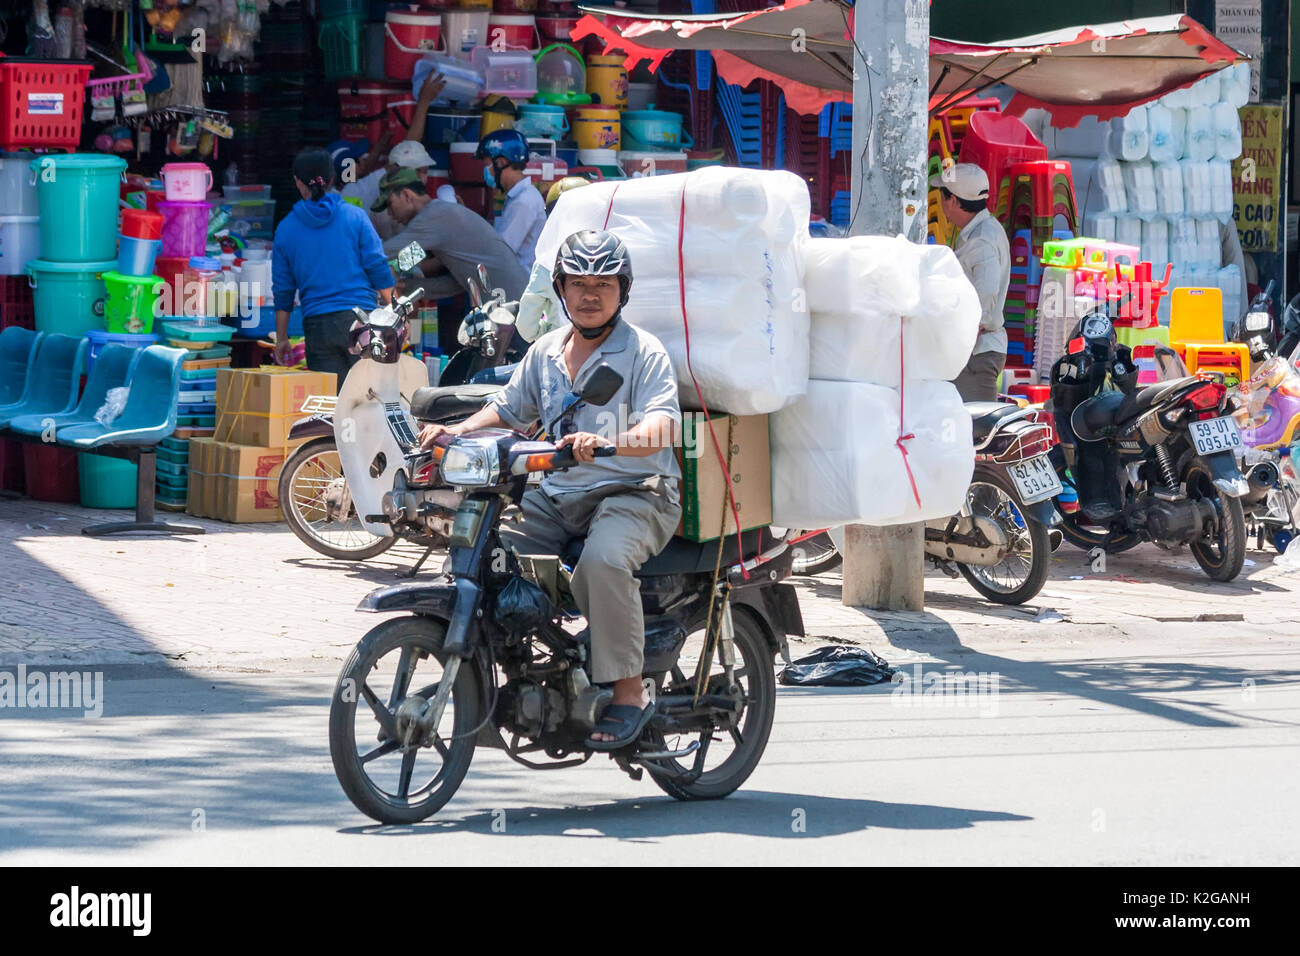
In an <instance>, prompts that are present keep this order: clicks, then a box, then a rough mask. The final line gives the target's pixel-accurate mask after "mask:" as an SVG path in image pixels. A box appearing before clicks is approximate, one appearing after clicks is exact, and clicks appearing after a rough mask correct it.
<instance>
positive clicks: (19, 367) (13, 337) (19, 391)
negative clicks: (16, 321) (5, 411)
mask: <svg viewBox="0 0 1300 956" xmlns="http://www.w3.org/2000/svg"><path fill="white" fill-rule="evenodd" d="M42 337H43V333H41V332H31V331H29V330H27V329H20V328H19V327H18V326H16V325H15V326H11V327H10V328H7V329H5V330H4V331H3V332H0V408H3V407H4V406H5V405H13V404H16V403H17V402H18V401H19V400H21V399H22V397H23V389H24V388H26V387H27V370H28V369H29V368H31V365H32V356H33V354H34V353H35V351H36V346H37V345H38V344H39V343H40V341H41V338H42Z"/></svg>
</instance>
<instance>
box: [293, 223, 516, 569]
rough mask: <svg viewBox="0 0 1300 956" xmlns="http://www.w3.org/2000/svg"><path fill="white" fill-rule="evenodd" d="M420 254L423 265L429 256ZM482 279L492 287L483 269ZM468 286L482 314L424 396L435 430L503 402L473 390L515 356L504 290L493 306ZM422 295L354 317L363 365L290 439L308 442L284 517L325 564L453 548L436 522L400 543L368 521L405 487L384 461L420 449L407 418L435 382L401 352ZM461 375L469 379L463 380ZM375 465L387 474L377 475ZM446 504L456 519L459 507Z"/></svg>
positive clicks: (296, 462)
mask: <svg viewBox="0 0 1300 956" xmlns="http://www.w3.org/2000/svg"><path fill="white" fill-rule="evenodd" d="M417 248H418V246H417ZM419 254H420V256H423V254H424V253H423V250H419ZM479 279H480V281H481V282H482V283H483V284H484V285H486V283H487V275H486V271H485V270H483V269H482V267H480V270H479ZM469 284H470V290H471V297H472V299H473V301H474V303H475V305H474V308H473V309H472V310H471V312H470V314H469V315H468V316H467V317H466V320H465V323H464V327H463V328H465V329H469V330H470V332H469V334H468V335H464V334H462V338H463V339H464V346H465V347H464V348H462V349H461V350H460V351H459V352H458V353H457V354H456V356H455V358H454V359H453V363H455V368H454V369H453V363H448V367H447V369H445V370H444V371H443V374H442V376H441V377H440V379H439V388H438V389H437V390H435V393H434V394H432V395H430V394H426V402H429V401H430V400H431V399H432V398H434V397H438V401H437V402H436V403H435V404H436V408H435V409H433V410H431V411H430V412H429V420H431V421H436V422H440V423H443V424H446V423H449V422H452V421H458V420H460V419H461V418H464V417H465V416H466V415H469V414H472V413H473V412H475V411H477V410H478V409H479V408H481V407H482V406H483V405H484V404H485V403H486V402H487V401H488V400H490V399H491V398H492V397H493V396H495V395H496V394H498V392H499V391H500V388H499V386H497V385H493V384H475V383H472V382H470V381H469V380H468V376H469V374H471V373H483V372H490V371H492V369H493V368H494V363H499V362H500V361H501V360H502V359H504V358H505V357H506V356H507V354H508V353H507V348H506V346H505V340H506V338H507V335H508V333H509V330H510V326H511V324H512V323H513V321H514V312H513V310H512V308H511V306H512V303H508V302H505V294H504V292H503V291H502V290H500V289H496V290H493V292H492V294H491V295H490V296H489V297H487V298H486V299H485V298H484V296H483V294H482V292H481V291H480V287H479V285H478V284H477V283H475V281H474V279H473V278H472V277H471V278H470V280H469ZM419 295H420V291H419V290H416V291H415V292H413V293H411V295H409V296H407V297H405V298H402V299H399V300H397V302H395V303H394V305H393V307H392V308H388V307H380V308H378V309H375V310H374V311H372V312H370V313H366V312H365V311H364V310H362V309H356V310H354V311H355V312H356V315H357V322H356V323H355V324H354V326H353V330H352V337H353V342H354V347H355V348H357V349H358V350H359V351H360V353H361V359H360V361H358V362H357V364H356V365H355V366H354V367H353V368H352V369H351V371H349V373H348V376H347V378H346V379H345V380H344V383H343V388H342V390H341V391H340V393H339V395H338V396H333V395H313V396H310V397H309V398H308V399H307V400H306V401H305V402H304V403H303V406H302V409H301V411H302V412H303V413H304V414H305V415H306V416H307V417H305V418H303V419H300V420H299V421H297V422H295V423H294V425H293V426H292V428H291V429H290V432H289V437H290V438H291V439H293V440H303V439H305V442H304V443H303V444H302V445H300V446H299V447H298V448H296V449H295V450H294V452H293V453H292V454H291V455H290V456H289V457H288V459H287V460H286V461H285V464H284V467H283V469H281V472H280V480H279V485H278V489H279V501H280V502H281V510H282V512H283V514H284V517H285V522H286V524H288V525H289V528H290V529H291V530H292V531H293V532H294V534H295V535H297V536H298V538H299V539H301V540H302V541H303V542H304V543H305V544H307V545H308V546H309V547H311V548H312V549H313V550H315V551H317V552H319V553H321V554H324V555H326V556H327V557H331V558H338V559H341V560H354V561H364V560H366V559H368V558H373V557H375V556H376V555H378V554H382V553H383V552H384V551H387V550H388V549H389V548H390V547H392V546H393V545H394V544H395V543H396V542H397V541H398V540H399V539H402V538H405V539H408V540H413V541H415V542H416V543H418V544H421V545H424V546H425V547H426V549H427V548H432V547H436V546H439V545H441V544H443V543H445V537H446V536H445V529H444V528H443V527H442V526H441V524H439V523H436V522H434V523H430V522H428V521H423V520H421V521H414V522H408V523H407V524H406V526H405V527H404V528H403V529H402V533H401V534H394V532H393V529H392V528H391V526H390V525H389V524H388V523H387V522H382V521H381V522H373V521H366V520H365V515H366V514H369V513H372V512H374V513H378V512H379V510H380V505H381V502H382V496H383V494H384V493H385V492H387V491H389V490H390V489H391V488H392V487H393V482H395V481H397V480H399V479H398V477H397V473H396V472H395V471H394V470H393V469H392V468H387V467H384V466H383V465H382V464H380V462H381V457H380V456H382V462H383V463H387V462H400V461H401V460H402V456H403V453H404V452H405V451H407V450H409V449H410V448H411V447H412V445H413V443H414V442H415V435H416V431H415V423H414V421H413V420H412V419H411V418H410V416H409V414H408V413H409V409H410V404H411V399H412V397H413V396H414V395H415V392H416V390H417V389H421V388H427V386H428V382H429V374H428V370H427V369H426V368H425V366H424V364H423V363H422V362H420V361H419V360H418V359H416V358H414V357H413V356H410V355H406V354H403V353H402V348H403V347H404V345H405V344H406V338H407V320H408V318H409V316H410V314H411V312H412V311H413V303H414V301H415V299H416V298H417V297H418V296H419ZM362 340H364V342H363V341H362ZM510 368H513V366H510ZM449 373H450V374H449ZM462 374H463V375H465V377H464V378H463V379H458V376H460V375H462ZM340 450H345V453H344V454H340ZM349 458H351V461H350V462H349V461H348V460H347V459H349ZM376 464H380V467H379V468H378V469H377V470H376V469H374V466H375V465H376ZM410 477H411V476H409V475H405V476H404V477H403V479H402V480H405V479H407V478H410ZM385 482H387V484H384V483H385ZM359 485H363V486H365V487H364V490H363V491H361V492H357V491H356V489H357V488H358V486H359ZM444 490H445V489H444ZM358 498H360V499H361V500H360V506H359V503H358ZM448 500H449V501H450V503H451V504H452V507H453V509H454V501H451V500H450V499H448Z"/></svg>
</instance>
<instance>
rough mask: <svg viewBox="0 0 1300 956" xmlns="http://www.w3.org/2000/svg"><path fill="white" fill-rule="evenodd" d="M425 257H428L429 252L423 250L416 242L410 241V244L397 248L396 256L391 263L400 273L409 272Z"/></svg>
mask: <svg viewBox="0 0 1300 956" xmlns="http://www.w3.org/2000/svg"><path fill="white" fill-rule="evenodd" d="M427 258H429V254H428V253H427V252H425V251H424V247H423V246H421V245H420V244H419V243H418V242H412V243H411V244H410V245H408V246H404V247H402V248H401V249H399V250H398V252H397V258H396V259H394V260H393V263H394V265H395V267H396V269H397V271H398V273H399V274H400V273H403V272H410V271H411V270H412V269H414V268H415V267H416V266H418V265H419V264H420V263H421V262H423V261H424V260H425V259H427Z"/></svg>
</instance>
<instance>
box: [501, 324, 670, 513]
mask: <svg viewBox="0 0 1300 956" xmlns="http://www.w3.org/2000/svg"><path fill="white" fill-rule="evenodd" d="M572 331H573V330H572V327H571V326H568V325H566V326H564V327H563V328H559V329H555V330H553V331H551V332H547V333H546V334H545V335H543V336H542V337H541V338H539V339H538V340H537V341H536V342H534V343H533V346H532V348H530V349H529V350H528V352H527V353H526V354H525V355H524V360H523V361H522V362H521V363H520V364H519V367H518V368H517V369H515V372H514V375H512V376H511V377H510V381H509V383H507V385H506V388H505V393H504V394H503V395H501V396H500V397H499V398H497V400H496V410H497V414H498V415H500V416H501V418H502V419H503V420H504V421H505V422H506V423H507V424H508V425H510V426H511V427H513V428H516V429H519V430H524V429H526V428H528V427H529V426H531V425H532V423H533V422H536V421H540V422H542V424H543V425H549V424H550V422H551V421H552V420H553V419H554V418H555V417H556V416H557V415H559V414H560V409H561V408H562V403H563V401H564V396H565V395H567V394H568V393H569V392H570V391H572V389H573V383H572V382H571V381H569V371H568V368H567V366H566V365H565V363H564V346H565V343H566V342H568V340H569V336H570V334H572ZM602 362H603V363H604V364H606V365H609V366H610V367H611V368H613V369H614V371H616V372H618V373H619V374H620V375H622V376H623V384H622V386H621V387H620V388H619V390H618V392H617V393H616V394H615V395H614V397H613V398H612V399H610V401H609V402H608V403H607V404H605V405H602V406H599V407H593V406H590V405H583V406H582V407H581V408H579V409H578V411H577V412H576V413H575V414H574V416H573V424H572V425H571V426H570V427H569V428H568V433H572V432H592V433H594V434H597V435H600V436H601V437H603V438H607V439H609V440H610V441H615V440H616V439H617V437H618V435H620V434H621V433H623V432H625V431H627V430H628V429H630V428H634V427H635V426H636V425H637V424H638V423H640V422H641V421H642V420H643V419H645V418H647V417H648V416H650V415H652V414H653V415H663V416H667V417H668V418H670V419H672V420H673V421H675V422H678V423H680V422H681V420H682V412H681V408H680V407H679V406H678V404H677V377H676V376H675V375H674V374H673V366H672V362H671V361H670V360H669V358H668V353H667V351H665V350H664V347H663V345H662V344H661V343H660V341H659V340H658V339H657V338H655V337H654V336H653V335H651V334H650V333H648V332H645V331H642V330H641V329H638V328H636V327H635V326H633V325H630V324H629V323H628V322H627V320H622V321H620V322H619V323H618V325H616V326H614V331H613V332H611V333H610V335H609V337H608V338H607V339H605V341H604V342H602V343H601V344H600V347H599V348H597V349H596V351H595V352H593V353H592V354H591V356H590V357H589V358H588V359H587V361H586V362H584V363H583V366H582V368H580V369H579V370H578V381H579V382H585V381H586V379H587V376H588V375H590V374H591V371H592V369H594V368H595V367H596V366H597V365H599V364H601V363H602ZM653 475H664V476H666V477H669V478H680V477H681V470H680V469H679V468H678V467H677V458H676V456H675V455H674V454H673V450H672V449H671V448H662V449H660V450H659V451H657V452H655V453H654V454H653V455H648V456H646V457H644V458H636V457H632V456H627V455H617V456H615V457H613V458H597V459H596V460H595V461H593V462H590V463H588V464H583V465H578V466H577V467H575V468H570V469H569V470H568V471H561V472H556V473H554V474H550V475H547V476H546V478H545V479H543V481H542V488H543V489H544V490H545V491H548V492H551V493H557V492H566V491H587V490H589V489H591V488H595V487H597V486H599V485H606V484H610V483H612V482H639V481H642V480H644V479H646V478H649V477H651V476H653Z"/></svg>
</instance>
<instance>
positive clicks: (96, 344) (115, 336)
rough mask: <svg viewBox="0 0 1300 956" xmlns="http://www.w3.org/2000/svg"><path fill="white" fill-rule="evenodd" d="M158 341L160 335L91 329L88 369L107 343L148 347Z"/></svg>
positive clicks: (87, 359) (89, 333)
mask: <svg viewBox="0 0 1300 956" xmlns="http://www.w3.org/2000/svg"><path fill="white" fill-rule="evenodd" d="M157 341H158V336H156V335H153V334H149V333H145V334H141V335H126V334H119V333H116V332H101V331H100V330H99V329H91V330H90V331H89V332H87V333H86V342H87V344H88V346H89V348H88V349H87V350H86V371H87V372H89V371H90V367H91V366H92V365H94V364H95V358H96V357H97V356H98V355H99V353H100V352H102V351H104V346H106V345H125V346H126V347H127V348H132V349H143V348H148V347H149V346H150V345H153V344H154V343H156V342H157Z"/></svg>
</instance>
